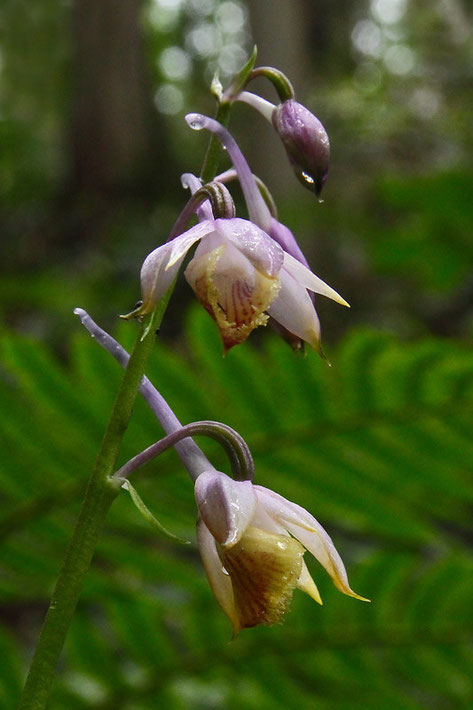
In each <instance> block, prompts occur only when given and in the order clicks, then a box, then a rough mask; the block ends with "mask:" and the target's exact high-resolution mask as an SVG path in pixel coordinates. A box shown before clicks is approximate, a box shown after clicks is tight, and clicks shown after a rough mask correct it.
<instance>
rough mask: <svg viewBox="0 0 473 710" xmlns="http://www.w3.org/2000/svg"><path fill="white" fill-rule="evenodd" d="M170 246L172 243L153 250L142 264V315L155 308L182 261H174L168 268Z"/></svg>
mask: <svg viewBox="0 0 473 710" xmlns="http://www.w3.org/2000/svg"><path fill="white" fill-rule="evenodd" d="M171 245H172V242H169V243H167V244H163V245H162V246H160V247H158V248H157V249H154V250H153V251H152V252H151V253H150V254H148V256H147V257H146V259H145V260H144V262H143V266H142V267H141V273H140V280H141V294H142V299H143V306H142V309H141V312H142V313H148V312H149V311H151V310H152V309H153V308H154V307H155V305H156V304H157V303H158V301H159V300H160V299H161V298H162V297H163V296H164V294H165V293H166V291H167V290H168V288H169V286H170V285H171V283H172V281H173V279H174V277H175V275H176V272H177V271H178V270H179V267H180V265H181V261H182V259H181V260H178V261H176V262H175V263H174V265H173V266H172V267H171V268H169V267H168V264H169V257H170V254H171V249H172V246H171Z"/></svg>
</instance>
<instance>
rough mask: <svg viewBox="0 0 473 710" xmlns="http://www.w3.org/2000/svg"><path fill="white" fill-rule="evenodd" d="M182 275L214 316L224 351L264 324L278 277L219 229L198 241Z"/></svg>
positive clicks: (275, 292) (276, 290)
mask: <svg viewBox="0 0 473 710" xmlns="http://www.w3.org/2000/svg"><path fill="white" fill-rule="evenodd" d="M221 221H223V220H221ZM227 221H231V220H227ZM185 277H186V279H187V281H188V282H189V284H190V285H191V287H192V288H193V290H194V292H195V294H196V296H197V298H198V299H199V301H200V302H201V303H202V305H203V306H204V308H205V309H206V310H207V311H208V312H209V313H210V315H211V316H212V318H214V319H215V321H216V323H217V325H218V328H219V331H220V335H221V338H222V341H223V344H224V347H225V349H226V350H228V349H229V348H231V347H233V346H234V345H237V344H238V343H241V342H243V341H244V340H245V339H246V338H247V337H248V335H249V334H250V333H251V331H252V330H254V328H256V327H258V326H260V325H264V324H265V323H266V321H267V320H268V316H267V315H266V310H267V308H268V306H269V305H270V304H271V303H272V302H273V301H274V299H275V298H276V297H277V294H278V292H279V279H278V278H277V277H273V276H267V275H266V274H265V273H263V272H261V271H259V270H258V269H256V268H255V267H254V266H253V265H252V263H251V262H250V260H249V259H248V258H247V257H246V256H244V255H243V253H242V252H241V251H240V250H239V249H238V248H237V247H236V246H235V245H234V243H233V242H232V241H230V240H228V239H226V238H225V237H224V236H223V235H222V234H220V232H218V233H215V232H214V233H212V234H209V235H208V237H207V238H206V239H205V240H203V242H201V244H199V247H198V248H197V250H196V253H195V255H194V258H193V259H192V260H191V262H190V263H189V265H188V267H187V269H186V271H185Z"/></svg>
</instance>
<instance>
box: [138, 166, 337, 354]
mask: <svg viewBox="0 0 473 710" xmlns="http://www.w3.org/2000/svg"><path fill="white" fill-rule="evenodd" d="M183 182H184V184H186V185H188V186H189V187H190V188H191V190H192V192H195V191H196V190H197V189H198V188H199V187H200V186H201V185H200V182H199V181H198V180H197V178H195V177H194V176H192V175H189V174H186V175H184V176H183ZM197 214H198V218H199V219H200V220H201V221H200V222H199V224H197V225H195V226H194V227H191V228H190V229H188V230H187V231H186V232H184V233H183V234H180V235H179V236H177V237H175V238H174V239H172V240H171V241H169V242H167V243H166V244H163V245H162V246H160V247H158V248H157V249H155V250H154V251H152V252H151V253H150V254H149V255H148V256H147V257H146V259H145V261H144V263H143V266H142V268H141V290H142V298H143V304H142V306H141V307H140V310H139V312H138V314H139V315H141V314H144V313H148V312H149V311H151V310H152V309H153V308H154V307H155V306H156V304H157V303H158V301H159V300H160V299H161V298H162V297H163V296H164V294H165V293H166V291H167V289H168V288H169V286H170V285H171V283H172V281H173V279H174V277H175V275H176V273H177V271H178V269H179V267H180V265H181V263H182V261H183V259H184V257H185V255H186V254H187V252H188V251H189V249H190V248H191V247H192V246H193V245H194V244H195V243H196V242H200V244H199V246H198V247H197V249H196V251H195V254H194V257H193V258H192V260H191V261H190V263H189V265H188V267H187V269H186V271H185V277H186V279H187V281H188V283H189V284H190V286H191V287H192V289H193V290H194V292H195V294H196V296H197V298H198V299H199V301H200V302H201V303H202V305H203V306H204V308H205V309H206V310H207V311H208V312H209V313H210V315H211V316H212V317H213V318H214V320H215V321H216V323H217V325H218V328H219V331H220V335H221V337H222V341H223V344H224V348H225V349H226V350H228V349H229V348H231V347H233V346H234V345H237V344H238V343H241V342H243V341H244V340H245V339H246V338H247V337H248V335H249V334H250V333H251V331H252V330H253V329H254V328H256V327H258V326H259V325H265V324H266V322H267V320H268V317H269V316H271V317H272V318H273V319H274V320H275V321H276V322H277V323H278V324H279V325H280V326H281V327H283V328H285V329H287V330H288V331H289V332H290V333H292V334H294V336H296V337H297V338H301V339H302V340H304V341H306V342H308V343H309V344H310V345H312V347H314V348H315V349H316V350H320V324H319V320H318V318H317V314H316V312H315V309H314V307H313V304H312V301H311V298H310V296H309V294H308V292H307V289H310V290H311V291H314V292H317V293H322V294H324V295H326V296H328V297H329V298H332V299H334V300H336V301H338V302H339V303H342V304H344V305H347V304H346V302H345V301H344V300H343V299H342V298H341V296H339V295H338V294H337V293H336V291H334V290H333V289H332V288H330V286H328V285H327V284H326V283H324V282H323V281H322V280H321V279H319V278H318V277H317V276H315V274H313V273H312V272H311V271H310V270H309V269H308V268H307V267H306V266H304V264H302V263H300V261H298V260H297V259H296V258H294V257H293V256H291V255H290V254H289V253H287V252H285V251H284V250H283V249H282V247H281V246H280V245H279V244H278V243H277V242H276V241H274V239H272V238H271V237H270V236H268V234H267V233H266V232H265V231H263V230H262V229H261V228H260V227H259V226H257V225H256V224H254V223H253V222H250V221H248V220H244V219H240V218H237V217H233V218H231V219H223V218H218V219H214V218H213V216H211V211H210V207H209V205H208V204H207V202H204V203H203V204H202V205H201V206H200V207H199V208H198V210H197Z"/></svg>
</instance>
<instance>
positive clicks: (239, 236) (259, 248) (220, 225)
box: [215, 217, 284, 276]
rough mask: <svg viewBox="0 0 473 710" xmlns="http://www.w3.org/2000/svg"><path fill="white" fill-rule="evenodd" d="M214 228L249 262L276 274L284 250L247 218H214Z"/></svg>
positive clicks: (267, 273) (270, 274) (281, 263)
mask: <svg viewBox="0 0 473 710" xmlns="http://www.w3.org/2000/svg"><path fill="white" fill-rule="evenodd" d="M215 228H216V229H217V230H218V232H219V233H220V234H221V235H222V236H223V237H224V238H225V239H227V240H228V241H229V242H231V243H232V244H233V245H234V246H235V247H236V248H237V249H238V251H240V252H241V253H242V254H243V255H244V256H246V258H247V259H248V260H249V261H250V262H251V264H252V265H253V266H254V267H255V268H256V269H258V270H259V271H261V272H262V273H264V274H266V276H277V275H278V273H279V271H280V269H281V267H282V265H283V262H284V252H283V250H282V248H281V247H280V246H279V244H277V243H276V242H275V241H274V239H271V237H270V236H268V234H266V232H263V230H262V229H260V228H259V227H257V226H256V224H253V222H249V221H248V220H247V219H240V218H238V217H234V218H233V219H216V220H215Z"/></svg>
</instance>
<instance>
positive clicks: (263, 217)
mask: <svg viewBox="0 0 473 710" xmlns="http://www.w3.org/2000/svg"><path fill="white" fill-rule="evenodd" d="M186 121H187V122H188V124H189V125H190V126H191V127H192V128H194V130H202V129H207V130H209V131H211V132H212V133H214V134H215V135H216V136H218V138H219V139H220V141H221V143H222V144H223V145H224V146H225V148H226V149H227V152H228V155H229V156H230V159H231V160H232V163H233V166H234V168H235V171H236V173H237V175H238V178H239V180H240V184H241V187H242V190H243V194H244V197H245V201H246V204H247V208H248V213H249V217H250V220H251V221H252V222H253V223H254V224H256V225H258V227H260V228H261V229H263V230H264V231H265V232H266V233H267V234H269V236H270V237H272V238H273V239H274V240H275V241H276V242H277V243H278V244H279V245H280V246H281V247H282V248H283V250H284V263H283V267H282V269H281V272H280V280H281V291H280V293H279V297H278V298H277V299H276V300H275V301H274V303H272V305H271V307H270V308H268V311H267V312H268V314H269V315H270V316H271V317H272V318H273V319H274V321H275V322H276V324H278V325H279V326H281V327H282V328H283V329H284V330H285V331H287V333H288V334H289V335H290V336H295V337H296V339H300V340H301V341H305V342H307V343H309V345H311V346H312V347H314V348H315V349H316V350H317V351H319V352H320V351H321V350H320V323H319V319H318V316H317V312H316V310H315V308H314V305H313V301H312V298H311V297H310V295H309V294H308V293H307V291H308V290H309V291H312V292H313V293H319V294H322V295H324V296H326V297H328V298H331V299H333V300H334V301H337V303H340V304H342V305H344V306H348V303H347V302H346V301H345V300H344V299H343V298H342V297H341V296H340V295H339V294H338V293H337V292H336V291H334V289H332V288H331V287H330V286H328V285H327V284H326V283H325V282H324V281H322V279H320V278H319V277H318V276H316V275H315V274H314V273H312V271H310V269H309V268H308V264H307V260H306V258H305V256H304V254H303V253H302V251H301V249H300V247H299V245H298V243H297V241H296V239H295V237H294V235H293V234H292V232H291V231H290V229H288V227H286V226H285V225H284V224H282V223H281V222H279V221H278V220H277V219H276V218H275V217H273V215H272V214H271V212H270V210H269V208H268V206H267V204H266V202H265V201H264V199H263V197H262V195H261V193H260V191H259V189H258V186H257V184H256V180H255V178H254V176H253V174H252V172H251V170H250V168H249V166H248V163H247V162H246V160H245V157H244V156H243V154H242V152H241V150H240V148H239V147H238V145H237V143H236V141H235V140H234V138H233V137H232V136H231V135H230V133H229V132H228V131H227V130H226V129H225V128H224V127H223V126H222V125H221V124H220V123H218V121H215V120H214V119H212V118H209V117H207V116H203V115H202V114H188V115H187V116H186ZM199 185H200V184H199ZM196 188H197V186H196V185H195V184H194V185H193V187H192V186H191V189H194V190H195V189H196ZM298 262H299V263H298Z"/></svg>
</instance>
